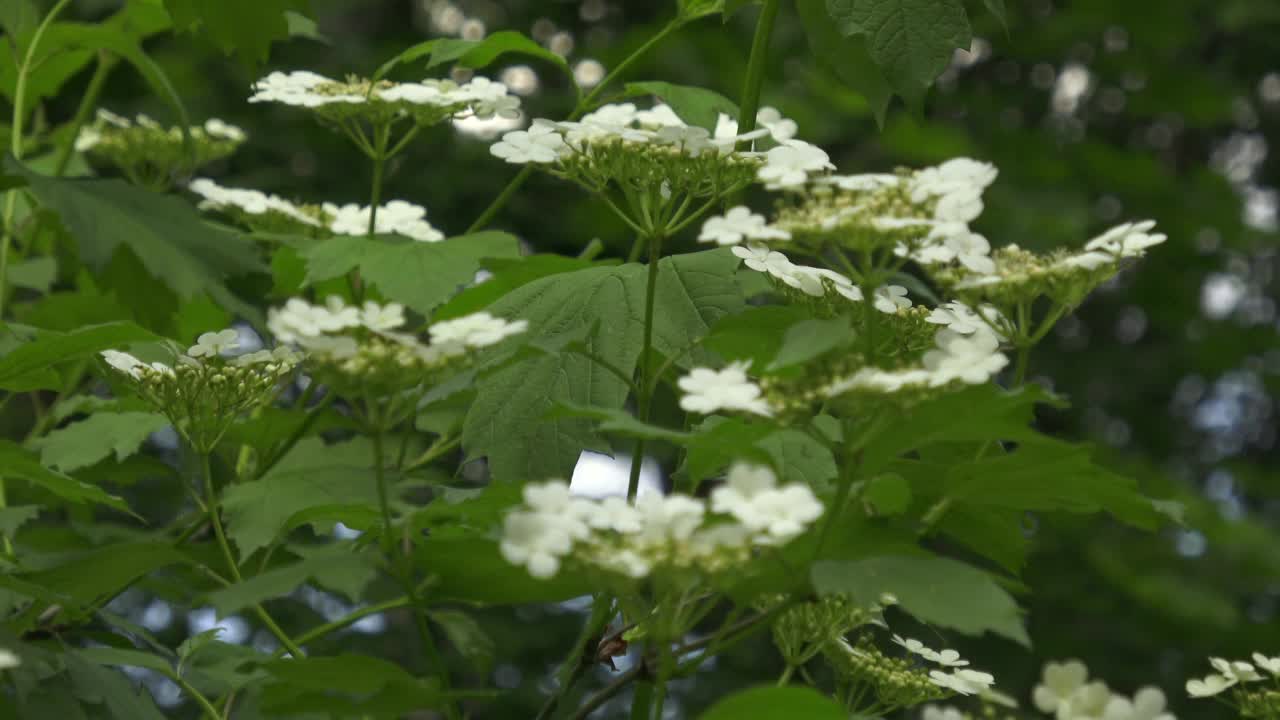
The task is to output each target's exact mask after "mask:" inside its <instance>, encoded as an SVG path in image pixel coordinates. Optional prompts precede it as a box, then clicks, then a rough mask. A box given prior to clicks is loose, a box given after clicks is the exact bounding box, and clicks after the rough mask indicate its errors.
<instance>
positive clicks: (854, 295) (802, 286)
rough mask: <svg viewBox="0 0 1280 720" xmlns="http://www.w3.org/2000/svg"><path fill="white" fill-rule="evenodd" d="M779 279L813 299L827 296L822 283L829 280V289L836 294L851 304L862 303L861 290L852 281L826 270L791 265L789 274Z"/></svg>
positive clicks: (825, 287) (825, 288)
mask: <svg viewBox="0 0 1280 720" xmlns="http://www.w3.org/2000/svg"><path fill="white" fill-rule="evenodd" d="M780 279H781V280H782V282H784V283H786V284H787V285H790V286H791V287H793V288H796V289H797V290H799V291H800V292H802V293H804V294H806V295H812V296H813V297H822V296H823V295H826V294H827V287H828V286H827V283H826V282H824V281H828V280H829V281H830V283H831V287H832V288H833V289H834V290H835V291H836V292H837V293H839V294H841V295H843V296H844V297H845V298H847V299H849V300H852V301H853V302H861V301H862V290H861V289H860V288H859V287H858V286H857V285H854V284H853V281H852V280H850V279H849V278H847V277H845V276H844V275H841V274H840V273H838V272H836V271H834V270H828V269H827V268H817V267H809V266H808V265H793V266H791V268H790V272H788V273H786V274H784V275H783V276H782V277H781V278H780Z"/></svg>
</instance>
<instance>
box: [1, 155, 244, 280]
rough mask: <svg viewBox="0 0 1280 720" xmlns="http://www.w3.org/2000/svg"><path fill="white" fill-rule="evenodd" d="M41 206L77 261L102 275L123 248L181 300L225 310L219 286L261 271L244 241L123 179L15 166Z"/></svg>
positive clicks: (177, 203) (186, 208) (182, 205)
mask: <svg viewBox="0 0 1280 720" xmlns="http://www.w3.org/2000/svg"><path fill="white" fill-rule="evenodd" d="M19 172H21V173H22V174H23V175H24V176H25V177H26V178H27V181H28V182H29V183H30V184H31V192H32V193H34V194H35V195H36V197H37V198H39V200H40V202H41V203H43V204H44V205H45V206H47V207H49V208H50V209H52V210H53V211H55V212H57V213H58V215H59V216H60V217H61V218H62V222H63V223H64V224H65V225H66V226H67V229H68V230H70V231H71V234H72V235H74V236H75V238H76V241H77V242H78V244H79V247H80V256H81V258H82V259H83V260H84V261H85V262H87V263H89V264H90V265H92V266H94V267H96V268H98V269H99V270H100V269H102V268H103V267H105V266H106V265H107V264H108V263H109V262H110V260H111V258H112V256H113V255H114V254H115V252H116V250H117V249H118V248H120V247H121V246H123V247H127V248H129V249H131V250H132V251H133V253H134V254H135V255H136V256H137V257H138V259H139V260H140V261H141V262H142V265H143V266H144V267H146V269H147V272H149V273H150V274H151V275H152V276H154V277H155V278H157V279H159V280H161V281H163V282H164V284H165V285H167V286H168V287H169V288H170V289H171V290H173V292H175V293H177V295H178V296H179V297H180V298H184V299H185V298H190V297H193V296H194V295H196V294H197V293H199V292H202V291H204V292H209V293H210V294H211V295H212V296H213V297H214V298H215V299H217V300H218V301H219V302H223V303H224V304H225V298H226V296H227V295H228V293H227V291H226V290H225V288H223V286H222V282H223V281H224V280H225V279H226V278H228V277H232V276H237V275H243V274H246V273H251V272H266V271H267V268H266V266H265V265H264V264H263V263H262V261H261V260H260V259H259V258H258V250H257V247H256V246H255V245H254V244H253V242H252V241H250V240H248V239H247V238H245V237H243V236H241V235H238V234H235V233H232V232H228V231H226V230H222V229H220V228H218V227H216V226H213V225H210V224H208V223H206V222H204V220H203V219H202V218H201V217H200V215H199V214H198V213H197V212H196V210H195V208H194V207H193V206H192V205H190V204H189V203H186V202H183V201H182V200H180V199H178V198H176V197H173V196H169V195H159V194H157V193H153V192H150V191H148V190H143V189H142V188H138V187H134V186H132V185H129V184H128V183H125V182H122V181H120V180H58V179H54V178H49V177H45V176H43V175H38V174H36V173H34V172H31V171H30V170H27V169H26V168H20V169H19Z"/></svg>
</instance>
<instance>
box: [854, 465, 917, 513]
mask: <svg viewBox="0 0 1280 720" xmlns="http://www.w3.org/2000/svg"><path fill="white" fill-rule="evenodd" d="M862 499H863V500H866V501H867V503H868V504H870V505H871V507H872V508H874V509H875V511H876V514H877V515H901V514H902V513H904V512H906V511H907V508H909V507H911V486H910V485H909V484H907V481H906V479H905V478H903V477H902V476H901V475H896V474H894V473H889V474H886V475H877V476H876V477H873V478H871V479H870V480H868V481H867V484H866V487H864V488H863V490H862Z"/></svg>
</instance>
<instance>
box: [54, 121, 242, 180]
mask: <svg viewBox="0 0 1280 720" xmlns="http://www.w3.org/2000/svg"><path fill="white" fill-rule="evenodd" d="M244 141H245V133H244V131H243V130H241V129H240V128H238V127H236V126H235V125H231V124H229V123H226V122H223V121H222V120H219V119H217V118H210V119H209V120H207V121H205V123H204V125H203V126H193V127H189V128H187V129H186V131H185V132H184V131H183V129H182V128H180V127H165V126H163V125H161V124H160V123H158V122H156V121H155V120H152V119H151V118H149V117H147V116H146V115H138V116H137V118H136V119H135V120H132V121H131V120H129V119H128V118H125V117H121V116H119V115H116V114H115V113H112V112H109V111H107V110H102V109H99V110H98V115H97V118H96V119H95V121H94V122H93V123H92V124H89V125H86V126H84V127H82V128H80V134H79V135H78V136H77V137H76V142H75V148H76V150H78V151H79V152H82V153H85V154H87V155H88V156H89V157H90V158H93V159H94V160H97V161H100V162H103V163H105V164H109V165H112V166H114V167H116V168H118V169H119V170H120V172H121V173H123V174H124V175H125V177H127V178H129V180H131V181H132V182H134V183H137V184H139V185H142V186H144V187H148V188H153V189H157V190H164V189H167V188H168V187H170V186H171V185H172V184H173V183H174V182H175V181H177V180H179V179H182V178H184V177H188V176H190V174H191V173H192V172H193V171H194V170H196V169H197V168H200V167H203V166H205V165H208V164H209V163H211V162H213V161H215V160H219V159H221V158H224V157H227V156H228V155H230V154H232V153H233V152H235V151H236V149H237V148H239V147H240V146H241V145H242V144H243V143H244Z"/></svg>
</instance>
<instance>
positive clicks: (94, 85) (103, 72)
mask: <svg viewBox="0 0 1280 720" xmlns="http://www.w3.org/2000/svg"><path fill="white" fill-rule="evenodd" d="M117 62H118V59H117V58H116V56H115V55H112V54H110V53H108V52H107V51H106V50H99V51H98V64H97V66H96V67H95V68H94V70H93V77H91V78H89V85H88V87H86V88H85V91H84V96H83V97H81V98H80V107H78V108H76V115H75V118H74V119H72V121H71V126H70V130H68V132H67V142H66V143H65V144H64V145H63V146H62V147H60V148H58V158H57V160H56V161H55V162H54V166H53V176H54V177H59V178H60V177H62V176H63V174H64V173H66V171H67V165H68V164H69V163H70V162H71V151H72V150H74V149H75V146H76V138H77V137H79V135H80V128H82V127H84V124H85V123H86V122H88V121H89V116H90V115H92V114H93V110H94V106H95V105H97V104H98V97H99V96H100V95H101V94H102V86H103V85H105V84H106V82H107V77H109V76H110V75H111V71H112V70H114V69H115V66H116V63H117Z"/></svg>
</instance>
